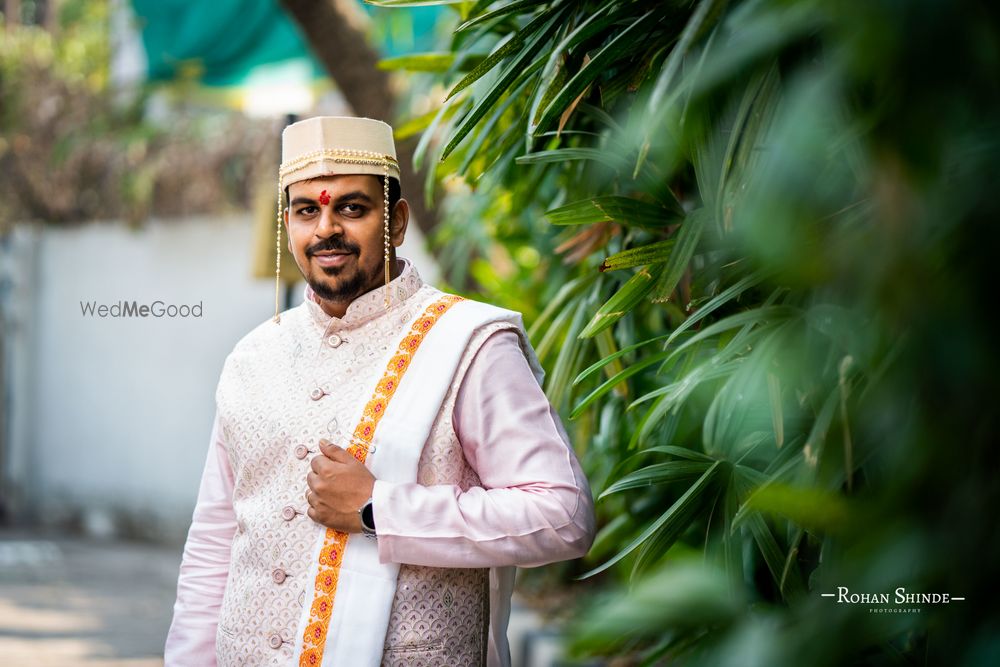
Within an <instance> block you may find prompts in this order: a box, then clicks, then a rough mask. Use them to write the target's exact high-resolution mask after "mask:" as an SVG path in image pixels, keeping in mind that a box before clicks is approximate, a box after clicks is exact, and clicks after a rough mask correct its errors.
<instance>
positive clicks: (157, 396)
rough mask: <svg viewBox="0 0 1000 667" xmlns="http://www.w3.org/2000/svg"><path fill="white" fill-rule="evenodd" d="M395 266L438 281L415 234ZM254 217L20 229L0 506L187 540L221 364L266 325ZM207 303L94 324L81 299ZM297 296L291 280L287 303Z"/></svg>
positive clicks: (9, 258) (7, 300)
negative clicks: (194, 309) (196, 314)
mask: <svg viewBox="0 0 1000 667" xmlns="http://www.w3.org/2000/svg"><path fill="white" fill-rule="evenodd" d="M409 234H410V238H408V240H407V243H406V244H405V245H404V247H403V248H402V249H401V251H400V254H402V255H403V256H406V257H409V258H412V259H413V260H414V262H415V264H416V265H417V268H418V270H419V271H420V273H421V275H422V276H423V277H424V279H425V280H429V281H431V282H433V281H434V279H435V278H436V275H437V271H436V268H435V266H434V265H433V263H432V261H431V260H430V259H429V258H428V257H427V256H426V254H425V253H423V252H422V240H421V239H420V238H418V234H419V233H418V232H417V230H416V226H415V225H411V226H410V230H409ZM250 247H251V223H250V220H249V218H240V217H236V218H227V219H222V220H209V219H189V220H173V221H155V222H152V223H150V224H149V225H148V226H146V227H145V228H143V229H141V230H137V231H134V230H129V229H128V228H126V227H125V226H124V225H121V224H114V223H95V224H89V225H85V226H80V227H76V228H71V229H58V228H46V229H29V228H21V229H18V230H17V231H16V233H15V234H14V236H13V238H12V239H11V241H10V243H9V244H8V246H7V248H6V251H5V253H4V254H5V255H6V256H5V257H3V264H4V272H5V273H9V275H8V280H9V281H12V282H13V289H9V290H7V291H5V292H4V293H3V296H2V297H0V298H3V299H4V303H3V304H2V306H3V311H4V313H5V315H6V319H7V321H8V327H7V329H6V330H7V332H8V333H7V340H6V345H7V348H8V349H7V354H8V356H7V360H8V369H7V371H8V372H7V378H6V379H5V381H6V382H7V384H8V394H9V395H10V397H11V404H10V413H11V415H10V416H11V423H10V424H9V426H8V434H7V435H8V451H7V452H6V456H5V459H6V460H5V461H4V467H5V470H3V473H4V475H3V483H4V486H5V487H6V488H4V489H3V491H2V494H3V496H4V497H5V498H8V499H11V498H12V499H14V500H15V506H14V509H15V511H17V512H18V514H20V515H21V516H35V517H38V518H40V519H41V520H42V521H43V522H44V523H48V524H51V525H66V524H67V523H75V522H76V521H81V520H82V522H83V527H84V528H85V529H87V530H89V531H90V532H92V533H98V534H101V533H105V534H108V533H112V532H127V533H140V534H145V535H149V536H158V537H161V538H163V539H168V540H176V539H181V538H182V537H183V535H184V534H185V532H186V530H187V527H188V523H189V521H190V517H191V510H192V509H193V507H194V500H195V496H196V494H197V487H198V479H199V476H200V473H201V468H202V465H203V463H204V460H205V454H206V451H207V446H208V438H209V432H210V428H211V422H212V415H213V410H214V394H215V387H216V383H217V381H218V376H219V372H220V371H221V369H222V364H223V361H224V360H225V357H226V355H227V354H228V353H229V351H230V350H231V349H232V346H233V344H235V343H236V341H238V340H239V339H240V338H241V337H242V336H243V335H244V334H246V333H247V332H248V331H250V330H251V329H252V328H253V327H255V326H256V325H257V324H259V323H260V322H262V321H264V320H266V319H267V318H269V317H270V316H271V315H272V313H273V304H274V296H273V288H274V287H273V282H271V281H269V280H257V279H252V278H250V267H249V261H250V260H249V258H250V256H251V252H250ZM157 299H159V300H162V301H164V302H166V303H177V304H182V303H185V304H192V303H198V302H201V303H202V305H203V316H202V317H201V318H187V319H184V318H166V317H164V318H154V317H147V318H111V317H108V318H99V317H85V316H83V315H82V314H81V310H80V302H81V301H97V302H99V303H105V304H111V303H115V302H117V301H119V300H124V301H132V300H136V301H138V302H139V303H150V302H152V301H155V300H157ZM300 299H301V283H300V284H299V286H298V287H297V289H296V300H300Z"/></svg>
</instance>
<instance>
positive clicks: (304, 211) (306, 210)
mask: <svg viewBox="0 0 1000 667" xmlns="http://www.w3.org/2000/svg"><path fill="white" fill-rule="evenodd" d="M318 210H319V209H317V208H316V207H315V206H304V207H302V208H300V209H299V210H298V213H299V215H312V214H313V213H315V212H316V211H318Z"/></svg>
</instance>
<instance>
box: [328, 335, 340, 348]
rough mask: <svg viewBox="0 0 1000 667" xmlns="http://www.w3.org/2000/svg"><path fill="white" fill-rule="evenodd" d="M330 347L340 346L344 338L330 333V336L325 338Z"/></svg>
mask: <svg viewBox="0 0 1000 667" xmlns="http://www.w3.org/2000/svg"><path fill="white" fill-rule="evenodd" d="M326 342H327V343H329V345H330V347H340V344H341V343H343V342H344V339H343V338H341V337H340V336H338V335H337V334H330V337H329V338H327V339H326Z"/></svg>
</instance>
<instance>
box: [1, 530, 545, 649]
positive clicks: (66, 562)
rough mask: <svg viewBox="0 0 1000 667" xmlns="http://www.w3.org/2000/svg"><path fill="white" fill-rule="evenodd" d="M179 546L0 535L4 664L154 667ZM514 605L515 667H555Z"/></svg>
mask: <svg viewBox="0 0 1000 667" xmlns="http://www.w3.org/2000/svg"><path fill="white" fill-rule="evenodd" d="M180 557H181V548H180V547H176V548H167V547H162V546H153V545H146V544H137V543H132V542H120V541H98V540H88V539H84V538H65V537H63V538H59V537H45V536H38V535H27V534H23V533H13V532H4V531H0V666H2V667H57V666H58V667H159V666H162V665H163V639H164V637H165V636H166V634H167V629H168V628H169V626H170V618H171V615H172V613H173V602H174V596H175V593H176V586H177V570H178V567H179V566H180ZM541 626H542V623H541V620H540V619H539V618H538V617H537V616H536V615H535V614H534V613H532V612H531V611H529V610H528V609H526V608H525V607H523V606H522V605H520V604H518V603H517V601H516V599H515V602H514V605H513V609H512V613H511V619H510V627H509V630H508V633H507V635H508V638H509V640H510V644H511V655H512V657H513V662H514V665H515V667H550V666H555V665H558V664H560V662H559V660H558V655H559V653H560V649H559V641H558V636H557V635H555V634H554V633H552V632H551V631H549V630H545V629H544V628H542V627H541Z"/></svg>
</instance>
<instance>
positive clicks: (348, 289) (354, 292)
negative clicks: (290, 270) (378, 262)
mask: <svg viewBox="0 0 1000 667" xmlns="http://www.w3.org/2000/svg"><path fill="white" fill-rule="evenodd" d="M322 272H323V273H324V274H326V275H328V276H337V275H338V274H341V273H343V272H344V267H340V266H335V267H328V268H324V269H322ZM379 274H380V272H379V271H378V267H376V270H375V271H372V272H370V273H366V272H365V270H364V267H361V266H358V268H357V269H356V270H355V271H354V273H353V274H352V275H349V276H346V277H344V278H343V279H342V280H340V281H339V282H338V283H337V284H335V285H334V286H331V285H329V284H328V283H326V282H321V281H319V280H317V279H316V277H315V275H314V274H313V273H312V272H310V274H309V277H308V278H306V282H307V283H308V284H309V287H311V288H312V291H313V292H315V293H316V296H318V297H319V298H321V299H323V300H324V301H352V300H354V299H355V298H357V297H359V296H361V295H362V294H364V293H365V292H369V291H371V289H372V288H371V286H372V285H373V284H374V282H375V280H376V278H377V277H378V276H379Z"/></svg>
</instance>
